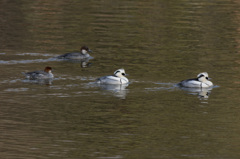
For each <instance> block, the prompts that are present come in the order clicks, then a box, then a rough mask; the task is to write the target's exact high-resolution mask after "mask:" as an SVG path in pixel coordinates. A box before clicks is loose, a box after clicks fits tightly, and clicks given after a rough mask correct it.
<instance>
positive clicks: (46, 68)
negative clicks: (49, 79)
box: [44, 66, 52, 73]
mask: <svg viewBox="0 0 240 159" xmlns="http://www.w3.org/2000/svg"><path fill="white" fill-rule="evenodd" d="M44 72H47V73H50V72H52V67H49V66H47V67H45V69H44Z"/></svg>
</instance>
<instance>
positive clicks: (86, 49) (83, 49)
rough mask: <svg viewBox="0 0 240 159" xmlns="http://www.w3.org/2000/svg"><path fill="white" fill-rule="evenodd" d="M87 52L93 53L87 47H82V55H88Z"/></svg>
mask: <svg viewBox="0 0 240 159" xmlns="http://www.w3.org/2000/svg"><path fill="white" fill-rule="evenodd" d="M87 52H92V50H90V49H89V48H88V47H87V46H82V47H81V53H82V54H86V53H87Z"/></svg>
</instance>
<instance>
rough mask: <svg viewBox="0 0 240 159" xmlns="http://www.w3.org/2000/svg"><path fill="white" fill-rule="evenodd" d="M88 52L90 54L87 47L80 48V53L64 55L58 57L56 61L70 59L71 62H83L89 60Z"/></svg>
mask: <svg viewBox="0 0 240 159" xmlns="http://www.w3.org/2000/svg"><path fill="white" fill-rule="evenodd" d="M88 52H92V50H90V49H89V48H88V47H87V46H82V47H81V49H80V52H72V53H66V54H63V55H60V56H58V57H57V58H58V59H72V60H83V59H87V58H90V57H91V56H90V55H89V54H88Z"/></svg>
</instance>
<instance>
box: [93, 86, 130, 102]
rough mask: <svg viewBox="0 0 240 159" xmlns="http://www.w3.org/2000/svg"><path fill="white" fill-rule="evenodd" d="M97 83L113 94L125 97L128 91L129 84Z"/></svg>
mask: <svg viewBox="0 0 240 159" xmlns="http://www.w3.org/2000/svg"><path fill="white" fill-rule="evenodd" d="M97 85H98V86H99V87H100V88H101V89H102V90H104V91H109V92H110V93H111V94H112V95H113V96H115V97H118V98H121V99H125V98H126V95H127V93H128V91H129V90H128V89H126V88H127V87H128V84H99V83H97Z"/></svg>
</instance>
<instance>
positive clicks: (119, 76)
mask: <svg viewBox="0 0 240 159" xmlns="http://www.w3.org/2000/svg"><path fill="white" fill-rule="evenodd" d="M125 76H126V73H125V70H124V69H123V68H121V69H118V70H116V71H115V72H114V73H113V75H109V76H103V77H100V78H98V79H97V83H99V84H127V83H128V82H129V81H128V79H127V78H126V77H125Z"/></svg>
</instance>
